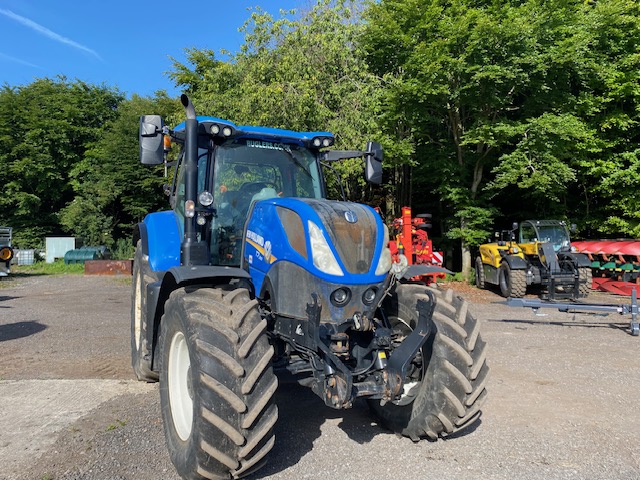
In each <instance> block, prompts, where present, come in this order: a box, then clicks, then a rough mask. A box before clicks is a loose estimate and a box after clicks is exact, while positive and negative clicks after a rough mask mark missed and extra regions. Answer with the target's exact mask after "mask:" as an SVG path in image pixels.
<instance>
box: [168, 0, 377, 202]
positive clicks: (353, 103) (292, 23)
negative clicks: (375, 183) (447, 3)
mask: <svg viewBox="0 0 640 480" xmlns="http://www.w3.org/2000/svg"><path fill="white" fill-rule="evenodd" d="M360 10H361V5H360V2H357V1H348V0H338V1H331V0H320V1H318V3H317V4H316V5H314V6H313V7H312V8H311V9H310V10H309V11H307V12H303V13H302V14H301V15H299V16H296V14H295V13H294V12H281V16H280V18H278V19H274V18H273V16H272V15H270V14H269V13H266V12H264V11H262V10H260V9H257V10H255V11H254V12H253V13H252V14H251V17H250V18H249V20H248V21H247V22H246V24H245V25H244V27H243V31H244V34H245V41H244V44H243V45H242V47H241V48H240V51H239V52H237V53H234V54H230V53H228V52H223V54H224V55H226V56H227V57H228V59H227V60H225V61H223V60H218V59H216V58H215V54H214V52H212V51H210V50H196V49H191V50H188V51H187V61H188V65H183V64H180V63H178V62H175V63H174V70H173V72H172V73H171V77H172V78H173V79H174V81H175V82H176V84H177V85H179V86H183V87H185V89H186V91H187V92H188V93H189V94H191V95H192V96H193V101H194V104H195V105H196V108H197V109H198V111H199V112H200V113H207V114H212V115H216V116H219V117H225V118H228V119H231V120H233V121H234V122H236V123H238V124H254V125H266V126H270V127H276V128H286V129H291V130H300V131H327V130H328V131H331V132H334V133H335V134H336V147H337V148H345V149H362V148H363V147H364V145H365V143H366V141H367V140H373V139H381V140H385V139H386V138H389V137H385V136H383V135H382V132H381V130H380V129H379V127H378V123H377V120H376V117H377V116H376V109H377V106H378V104H379V100H380V95H381V85H380V81H379V79H378V78H376V77H375V76H373V75H372V74H371V73H370V72H369V71H368V69H367V66H366V63H365V62H364V59H363V55H362V52H361V50H360V48H359V42H358V39H359V36H360V35H361V34H362V28H363V26H362V24H361V22H360V21H359V18H360ZM385 147H387V144H385ZM337 168H338V169H339V170H340V172H341V174H342V176H343V179H344V180H345V181H344V184H345V187H346V193H347V196H348V197H349V198H350V199H354V200H369V201H372V200H373V197H372V191H371V190H370V189H369V187H367V186H366V185H365V183H364V182H363V180H362V171H363V170H362V163H361V162H360V161H357V162H356V161H353V162H344V163H342V164H341V165H339V166H337ZM329 179H331V175H329ZM378 201H379V200H378Z"/></svg>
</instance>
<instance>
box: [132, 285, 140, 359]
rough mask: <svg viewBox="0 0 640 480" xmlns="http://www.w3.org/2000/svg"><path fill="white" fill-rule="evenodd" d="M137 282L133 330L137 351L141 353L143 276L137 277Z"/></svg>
mask: <svg viewBox="0 0 640 480" xmlns="http://www.w3.org/2000/svg"><path fill="white" fill-rule="evenodd" d="M135 282H136V290H135V296H134V299H133V301H134V306H133V329H134V336H135V341H136V350H138V351H140V344H141V343H142V341H141V338H140V335H141V332H142V320H141V319H142V275H140V274H138V275H136V279H135Z"/></svg>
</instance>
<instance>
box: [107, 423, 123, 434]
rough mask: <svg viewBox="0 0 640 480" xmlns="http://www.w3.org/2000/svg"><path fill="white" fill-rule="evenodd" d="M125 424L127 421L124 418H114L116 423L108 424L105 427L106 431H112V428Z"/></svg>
mask: <svg viewBox="0 0 640 480" xmlns="http://www.w3.org/2000/svg"><path fill="white" fill-rule="evenodd" d="M126 424H127V421H126V420H124V421H122V420H116V423H112V424H111V425H109V426H108V427H107V432H112V431H113V430H116V429H118V428H120V427H124V426H125V425H126Z"/></svg>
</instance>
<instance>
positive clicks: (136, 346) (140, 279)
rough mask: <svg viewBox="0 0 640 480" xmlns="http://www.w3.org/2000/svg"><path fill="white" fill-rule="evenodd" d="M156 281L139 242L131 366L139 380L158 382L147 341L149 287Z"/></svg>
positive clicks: (134, 264) (135, 260)
mask: <svg viewBox="0 0 640 480" xmlns="http://www.w3.org/2000/svg"><path fill="white" fill-rule="evenodd" d="M154 281H155V277H154V276H153V274H152V272H151V267H150V266H149V257H148V256H146V255H143V253H142V244H141V241H140V240H138V244H137V245H136V253H135V256H134V258H133V283H132V292H131V366H132V367H133V372H134V373H135V374H136V377H137V378H138V380H141V381H144V382H157V381H158V372H154V371H153V370H152V369H151V357H152V352H151V346H150V345H149V342H148V341H147V338H148V337H147V329H148V328H149V327H148V324H149V322H148V321H147V287H148V286H149V284H150V283H152V282H154Z"/></svg>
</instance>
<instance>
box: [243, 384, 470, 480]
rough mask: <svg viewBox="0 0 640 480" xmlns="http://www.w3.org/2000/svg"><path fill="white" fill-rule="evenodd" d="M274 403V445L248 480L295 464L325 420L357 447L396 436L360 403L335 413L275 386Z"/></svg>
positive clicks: (299, 390) (300, 392) (295, 389)
mask: <svg viewBox="0 0 640 480" xmlns="http://www.w3.org/2000/svg"><path fill="white" fill-rule="evenodd" d="M275 401H276V403H277V404H278V421H277V422H276V425H275V435H276V443H275V445H274V447H273V450H271V452H270V453H269V460H268V462H267V463H266V465H265V466H264V467H262V468H261V469H260V470H258V471H257V472H256V473H254V474H252V475H249V476H248V477H246V478H247V479H248V480H258V479H261V478H264V477H268V476H270V475H275V474H277V473H280V472H282V471H284V470H286V469H287V468H290V467H292V466H294V465H295V464H297V463H298V462H299V461H300V460H301V459H302V458H303V457H304V456H305V455H307V454H308V453H310V452H311V451H312V450H313V448H314V442H315V441H316V440H317V439H318V438H319V437H320V436H321V435H323V433H322V426H323V424H324V423H325V422H326V421H327V420H336V419H340V420H341V421H340V423H339V424H338V428H340V430H342V431H343V432H344V433H345V434H346V435H347V436H348V437H349V439H350V440H352V441H354V442H357V443H358V444H360V445H366V444H368V443H369V442H371V441H372V440H373V439H374V438H375V437H376V436H378V435H391V436H395V434H394V433H392V432H391V431H389V430H386V429H384V428H382V427H381V426H380V425H379V424H378V422H377V418H376V417H375V415H374V414H373V413H372V412H371V411H370V410H369V407H368V405H367V402H366V401H365V400H363V399H358V400H356V402H355V404H354V406H353V408H350V409H347V410H335V409H333V408H330V407H327V406H326V405H325V404H324V402H323V401H322V400H321V399H320V398H319V397H317V396H316V395H315V394H314V393H313V392H312V391H311V390H310V389H309V388H306V387H303V386H301V385H298V384H296V383H281V384H280V385H279V386H278V391H277V393H276V395H275ZM481 423H482V421H481V420H480V418H478V419H477V420H475V421H474V422H473V423H472V424H471V425H469V426H468V427H465V428H463V429H462V430H460V431H458V432H456V433H454V434H452V435H449V436H448V437H446V438H443V440H446V439H453V438H458V437H464V436H466V435H469V434H470V433H472V432H474V431H475V430H476V429H477V428H478V427H479V426H480V424H481ZM399 441H404V442H407V446H409V445H411V444H412V442H411V440H410V439H409V438H400V439H399ZM423 441H425V442H426V441H428V440H427V439H424V440H423ZM440 441H442V440H440ZM314 478H315V477H314Z"/></svg>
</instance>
